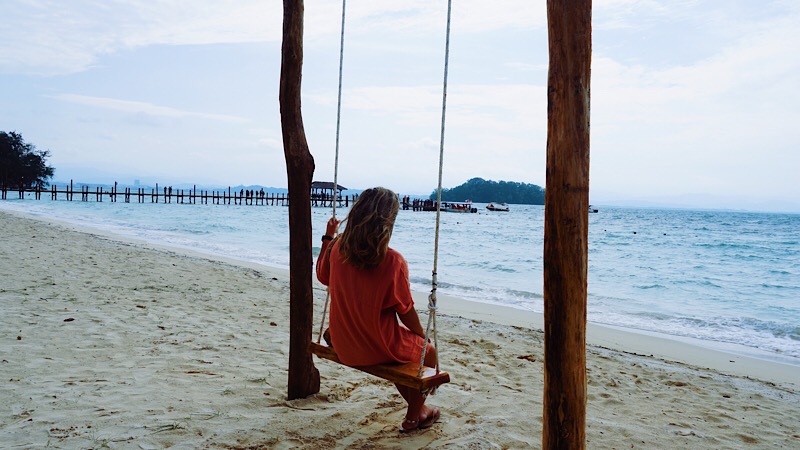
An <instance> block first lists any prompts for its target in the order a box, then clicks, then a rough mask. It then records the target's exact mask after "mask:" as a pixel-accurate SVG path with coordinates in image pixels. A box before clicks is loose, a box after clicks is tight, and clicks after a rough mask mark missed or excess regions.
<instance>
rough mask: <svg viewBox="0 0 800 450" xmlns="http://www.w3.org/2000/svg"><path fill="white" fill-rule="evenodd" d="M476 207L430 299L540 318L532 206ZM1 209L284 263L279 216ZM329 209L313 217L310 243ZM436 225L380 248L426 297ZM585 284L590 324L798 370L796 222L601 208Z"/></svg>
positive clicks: (446, 242)
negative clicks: (398, 261)
mask: <svg viewBox="0 0 800 450" xmlns="http://www.w3.org/2000/svg"><path fill="white" fill-rule="evenodd" d="M475 206H477V207H478V209H479V211H480V212H479V213H478V214H457V213H442V216H441V218H442V224H441V230H440V243H439V265H438V269H439V270H438V272H439V275H438V280H439V292H441V293H445V294H451V295H455V296H459V297H462V298H466V299H469V300H475V301H481V302H487V303H492V304H500V305H506V306H511V307H514V308H520V309H525V310H530V311H536V312H541V311H542V310H543V305H542V302H543V297H542V284H543V281H542V252H543V248H542V241H543V237H544V209H543V207H541V206H526V205H511V211H510V212H508V213H499V212H497V213H492V212H489V211H487V210H486V209H485V205H482V204H476V205H475ZM0 208H2V209H9V210H17V211H23V212H26V213H30V214H34V215H39V216H43V217H48V218H54V219H58V220H64V221H68V222H72V223H75V224H78V225H82V226H87V227H93V228H97V229H101V230H105V231H110V232H114V233H118V234H120V235H124V236H129V237H135V238H139V239H143V240H146V241H150V242H154V243H160V244H167V245H172V246H178V247H182V248H187V249H191V250H195V251H200V252H205V253H209V254H214V255H220V256H226V257H232V258H237V259H243V260H247V261H250V262H255V263H259V264H264V265H268V266H272V267H279V268H288V265H289V236H288V209H287V208H286V207H281V206H234V205H188V204H184V205H176V204H167V205H165V204H152V203H144V204H137V203H131V204H126V203H119V202H118V203H110V202H107V201H105V202H102V203H95V202H93V201H90V202H85V203H84V202H80V201H73V202H67V201H65V200H59V201H50V200H45V199H43V200H38V201H37V200H32V199H25V200H6V201H0ZM330 213H331V212H330V210H329V209H324V208H314V209H313V215H312V217H313V228H314V235H315V236H317V235H322V234H323V232H324V226H325V222H326V221H327V219H328V217H329V216H330ZM338 213H339V215H340V216H343V215H344V214H346V209H344V210H339V211H338ZM434 227H435V213H428V212H413V211H401V212H400V214H399V216H398V219H397V224H396V226H395V231H394V235H393V238H392V244H391V245H392V246H393V247H394V248H395V249H397V250H398V251H400V252H401V253H403V255H405V257H406V259H407V260H408V262H409V269H410V273H411V282H412V287H413V288H414V289H415V290H419V291H429V290H430V274H431V270H432V268H433V245H434V244H433V243H434ZM314 244H315V245H319V243H318V242H317V241H316V240H315V243H314ZM318 251H319V248H318V247H315V252H318ZM131 263H135V262H131ZM588 288H589V298H588V320H589V321H590V322H595V323H599V324H605V325H611V326H616V327H622V328H626V329H632V330H639V331H644V332H653V333H660V334H665V335H669V336H672V337H674V338H676V339H698V340H700V341H701V342H702V343H706V344H708V345H709V346H712V347H713V346H717V347H725V348H726V349H728V350H732V351H736V352H740V353H744V354H752V355H755V356H761V357H768V358H770V359H774V360H777V361H781V362H785V363H789V364H795V365H800V214H770V213H748V212H729V211H694V210H665V209H636V208H616V207H601V208H600V212H599V213H597V214H590V215H589V283H588Z"/></svg>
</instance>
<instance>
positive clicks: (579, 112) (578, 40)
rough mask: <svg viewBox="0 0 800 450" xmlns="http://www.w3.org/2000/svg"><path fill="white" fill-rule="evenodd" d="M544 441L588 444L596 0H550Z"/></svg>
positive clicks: (551, 445)
mask: <svg viewBox="0 0 800 450" xmlns="http://www.w3.org/2000/svg"><path fill="white" fill-rule="evenodd" d="M547 22H548V39H549V46H550V67H549V73H548V78H547V122H548V124H547V183H546V191H545V192H546V195H545V221H544V222H545V224H544V321H545V330H544V344H545V346H544V416H543V419H544V420H543V422H544V423H543V433H542V448H544V449H570V450H574V449H583V448H585V445H586V280H587V273H588V267H587V266H588V243H587V241H588V228H589V226H588V225H589V98H590V97H589V87H590V75H591V71H590V69H591V57H592V1H591V0H548V1H547Z"/></svg>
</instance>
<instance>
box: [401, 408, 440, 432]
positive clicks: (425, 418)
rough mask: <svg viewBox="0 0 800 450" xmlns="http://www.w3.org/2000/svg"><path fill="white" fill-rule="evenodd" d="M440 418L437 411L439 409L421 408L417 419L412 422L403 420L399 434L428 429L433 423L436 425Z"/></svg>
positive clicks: (411, 420)
mask: <svg viewBox="0 0 800 450" xmlns="http://www.w3.org/2000/svg"><path fill="white" fill-rule="evenodd" d="M441 416H442V413H441V411H439V408H430V407H427V406H423V407H422V411H420V415H419V418H418V419H416V420H414V419H408V418H406V419H405V420H403V423H402V424H401V425H400V432H401V433H405V432H409V431H413V430H422V429H425V428H430V427H431V426H433V424H434V423H436V421H438V420H439V418H440V417H441Z"/></svg>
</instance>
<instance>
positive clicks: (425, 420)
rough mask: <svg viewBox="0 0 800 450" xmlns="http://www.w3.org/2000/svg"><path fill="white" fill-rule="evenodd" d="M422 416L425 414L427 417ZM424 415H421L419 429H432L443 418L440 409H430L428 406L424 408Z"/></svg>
mask: <svg viewBox="0 0 800 450" xmlns="http://www.w3.org/2000/svg"><path fill="white" fill-rule="evenodd" d="M425 413H427V414H425ZM422 414H425V417H422ZM422 414H420V418H419V427H418V428H430V427H431V426H433V424H434V423H436V421H437V420H439V418H440V417H441V416H442V412H441V411H439V408H428V407H427V406H426V407H423V411H422Z"/></svg>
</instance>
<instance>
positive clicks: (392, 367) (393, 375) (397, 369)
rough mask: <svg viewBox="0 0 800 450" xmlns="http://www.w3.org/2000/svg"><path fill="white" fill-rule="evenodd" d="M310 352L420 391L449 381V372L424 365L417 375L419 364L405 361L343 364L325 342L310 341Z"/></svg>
mask: <svg viewBox="0 0 800 450" xmlns="http://www.w3.org/2000/svg"><path fill="white" fill-rule="evenodd" d="M308 349H309V351H311V353H313V354H315V355H317V356H318V357H320V358H322V359H327V360H329V361H333V362H335V363H338V364H341V365H343V366H347V367H352V368H353V369H356V370H360V371H362V372H366V373H369V374H372V375H375V376H376V377H378V378H383V379H384V380H388V381H391V382H392V383H396V384H399V385H402V386H407V387H410V388H414V389H418V390H419V391H420V392H426V391H428V390H430V389H433V388H435V387H437V386H440V385H442V384H445V383H449V382H450V374H448V373H447V372H439V373H438V374H437V373H436V369H435V368H433V367H428V366H425V367H423V370H422V376H421V377H419V376H417V374H418V373H419V364H417V363H413V362H410V363H406V364H377V365H374V366H349V365H347V364H344V363H343V362H342V361H341V360H340V359H339V355H337V354H336V351H334V350H333V347H328V346H327V345H325V343H324V342H323V343H316V342H311V344H310V345H309V346H308Z"/></svg>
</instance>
